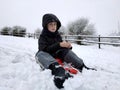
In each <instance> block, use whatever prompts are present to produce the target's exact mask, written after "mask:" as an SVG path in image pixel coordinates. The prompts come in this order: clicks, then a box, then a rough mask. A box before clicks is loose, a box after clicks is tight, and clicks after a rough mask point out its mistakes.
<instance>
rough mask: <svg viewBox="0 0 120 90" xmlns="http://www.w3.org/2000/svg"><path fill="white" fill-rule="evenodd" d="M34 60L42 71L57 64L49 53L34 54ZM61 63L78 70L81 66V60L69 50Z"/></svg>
mask: <svg viewBox="0 0 120 90" xmlns="http://www.w3.org/2000/svg"><path fill="white" fill-rule="evenodd" d="M36 60H37V61H38V63H39V64H40V66H41V67H42V68H43V69H45V68H46V69H48V68H49V66H50V65H51V64H52V63H55V62H57V61H56V60H55V58H54V57H52V56H51V55H50V54H49V53H46V52H43V51H39V52H38V53H37V54H36ZM63 61H64V62H67V63H71V64H72V66H73V67H75V68H80V67H81V66H83V60H82V59H80V58H79V57H78V56H77V55H76V54H75V53H74V52H73V51H71V50H69V51H68V53H67V54H66V55H65V56H64V57H63Z"/></svg>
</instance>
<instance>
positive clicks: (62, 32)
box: [58, 26, 66, 35]
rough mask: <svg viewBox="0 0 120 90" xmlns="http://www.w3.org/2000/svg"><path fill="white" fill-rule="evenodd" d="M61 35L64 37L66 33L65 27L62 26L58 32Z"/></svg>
mask: <svg viewBox="0 0 120 90" xmlns="http://www.w3.org/2000/svg"><path fill="white" fill-rule="evenodd" d="M58 31H59V33H60V34H61V35H64V34H65V33H66V30H65V27H64V26H61V27H60V29H59V30H58Z"/></svg>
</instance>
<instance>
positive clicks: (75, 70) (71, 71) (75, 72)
mask: <svg viewBox="0 0 120 90" xmlns="http://www.w3.org/2000/svg"><path fill="white" fill-rule="evenodd" d="M56 60H57V62H58V63H59V64H60V65H61V66H62V67H63V68H64V69H65V70H67V71H68V72H70V73H71V74H77V73H78V70H77V69H76V68H74V67H72V66H71V65H65V64H64V62H63V61H62V60H61V59H59V58H56Z"/></svg>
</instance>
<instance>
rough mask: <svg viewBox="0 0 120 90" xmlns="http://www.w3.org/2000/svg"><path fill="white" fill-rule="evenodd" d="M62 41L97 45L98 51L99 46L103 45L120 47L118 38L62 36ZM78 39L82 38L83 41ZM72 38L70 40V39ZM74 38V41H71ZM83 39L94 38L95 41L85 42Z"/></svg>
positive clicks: (119, 37) (119, 38)
mask: <svg viewBox="0 0 120 90" xmlns="http://www.w3.org/2000/svg"><path fill="white" fill-rule="evenodd" d="M62 37H63V38H64V40H67V41H78V42H79V41H80V42H87V43H93V44H98V47H99V49H100V48H101V44H105V45H115V46H120V36H100V35H99V36H92V35H62ZM78 37H81V38H84V39H77V38H78ZM71 38H72V39H71ZM73 38H74V39H73ZM85 38H96V39H97V40H92V39H91V40H85ZM105 38H106V39H110V40H111V39H116V40H111V41H110V40H109V41H102V40H101V39H105Z"/></svg>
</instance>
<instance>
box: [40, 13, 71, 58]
mask: <svg viewBox="0 0 120 90" xmlns="http://www.w3.org/2000/svg"><path fill="white" fill-rule="evenodd" d="M52 21H56V22H57V30H56V32H50V31H49V30H48V29H47V24H48V23H49V22H52ZM42 25H43V30H42V33H41V35H40V37H39V41H38V46H39V51H45V52H48V53H49V54H51V55H52V56H53V57H59V58H63V57H64V56H65V55H66V54H67V52H68V50H69V49H67V48H63V47H60V42H62V38H61V36H60V34H59V32H58V29H59V28H60V26H61V23H60V21H59V19H58V18H57V17H56V16H55V15H53V14H46V15H44V16H43V22H42Z"/></svg>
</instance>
